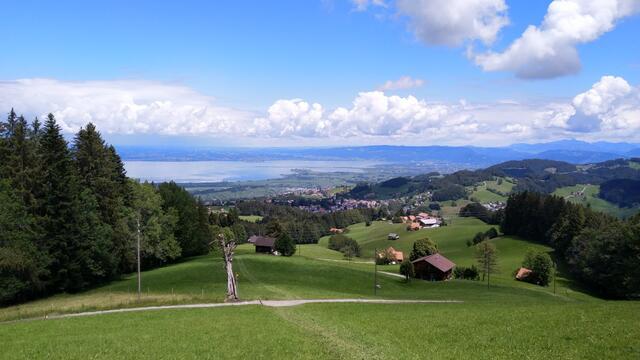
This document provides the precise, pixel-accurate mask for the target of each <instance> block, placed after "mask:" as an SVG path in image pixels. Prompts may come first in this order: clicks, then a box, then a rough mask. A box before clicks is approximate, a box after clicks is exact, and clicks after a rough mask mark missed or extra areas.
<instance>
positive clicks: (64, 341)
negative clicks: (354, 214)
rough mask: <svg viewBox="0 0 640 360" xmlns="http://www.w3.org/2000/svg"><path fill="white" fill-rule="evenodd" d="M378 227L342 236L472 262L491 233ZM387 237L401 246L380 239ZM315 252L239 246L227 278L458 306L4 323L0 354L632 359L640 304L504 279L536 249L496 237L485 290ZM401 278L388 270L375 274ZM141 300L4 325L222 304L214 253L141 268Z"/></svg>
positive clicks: (75, 299) (256, 288)
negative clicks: (423, 240)
mask: <svg viewBox="0 0 640 360" xmlns="http://www.w3.org/2000/svg"><path fill="white" fill-rule="evenodd" d="M398 226H399V225H390V224H388V223H386V222H374V223H373V224H372V226H370V227H366V226H364V224H356V225H354V226H352V227H350V231H349V236H353V237H354V238H356V240H358V241H359V242H360V243H361V244H362V245H363V248H365V251H367V252H370V254H373V253H372V251H373V248H375V247H382V246H383V245H386V246H388V244H393V245H394V246H395V247H397V248H401V249H402V250H405V251H407V254H408V250H409V249H410V247H411V245H412V242H413V241H414V240H415V239H417V238H419V237H421V236H424V235H427V236H429V237H431V238H433V239H434V240H436V241H437V242H438V244H439V247H440V249H441V251H442V252H443V253H444V254H445V256H447V257H449V258H451V259H452V260H453V261H455V262H456V263H458V264H460V265H470V264H472V263H473V261H474V260H473V248H469V247H467V246H466V240H467V238H468V236H473V234H475V232H477V231H484V230H486V229H488V228H489V226H488V225H486V224H483V223H482V222H480V221H478V220H476V219H467V218H464V219H463V218H455V219H453V222H452V223H451V225H450V226H448V227H443V228H440V229H431V230H421V231H419V232H414V233H407V232H404V231H403V230H402V229H400V230H397V229H396V228H397V227H398ZM390 229H396V230H397V232H399V233H400V234H401V239H400V240H398V241H395V242H391V241H388V240H386V235H387V233H388V232H389V231H390ZM325 241H326V240H323V242H321V243H320V244H318V245H302V246H300V247H299V252H298V253H297V254H296V255H295V256H293V257H290V258H284V257H274V256H269V255H262V254H255V253H254V251H253V248H252V247H251V246H250V245H242V246H240V247H239V248H238V251H237V254H236V260H235V262H234V270H235V272H236V273H237V275H238V286H239V292H240V297H241V298H242V299H243V300H251V299H265V300H267V299H274V300H275V299H331V298H381V299H428V300H438V299H442V300H460V301H463V303H459V304H385V305H382V304H307V305H301V306H297V307H288V308H269V307H264V306H242V307H231V308H214V309H197V310H196V309H182V310H162V311H149V312H141V313H125V314H109V315H98V316H92V317H83V318H67V319H56V320H34V321H28V322H16V323H4V324H0V339H1V340H0V343H1V345H2V346H0V358H2V359H5V358H6V359H22V358H50V359H87V358H93V359H118V358H122V359H125V358H134V357H139V358H148V359H174V358H205V359H207V358H211V359H219V358H265V359H270V358H278V359H311V358H326V359H340V358H343V359H361V358H373V359H376V358H437V359H441V358H442V359H459V358H469V357H474V358H480V359H496V358H504V359H513V358H553V357H556V358H563V359H601V358H637V357H638V356H640V328H639V327H638V326H637V324H638V322H639V321H640V303H638V302H610V301H604V300H600V299H597V298H594V297H592V296H590V295H589V294H586V293H584V292H582V291H581V290H580V288H579V287H577V286H576V285H575V284H574V283H573V282H571V280H570V279H568V278H565V277H562V278H560V279H559V281H558V284H557V290H556V293H554V292H553V289H552V288H551V287H548V288H542V287H538V286H534V285H530V284H525V283H520V282H516V281H515V280H513V279H512V276H511V272H512V271H513V270H514V269H515V268H517V266H519V264H520V262H521V261H522V258H523V256H524V253H525V252H526V249H527V248H529V247H539V248H543V249H546V250H550V249H548V248H544V247H542V246H541V245H537V244H533V243H529V242H526V241H523V240H519V239H515V238H509V237H501V238H497V239H494V240H492V241H493V242H495V244H496V246H497V247H498V250H499V251H500V253H499V260H500V273H498V274H495V276H494V277H493V281H492V283H493V284H492V286H491V287H490V288H487V286H486V284H485V283H482V282H477V281H463V280H452V281H447V282H426V281H419V280H413V281H411V282H409V283H406V282H404V280H403V279H401V278H398V277H395V276H391V275H387V274H383V273H379V274H378V284H379V285H380V287H379V289H377V293H376V294H375V295H374V291H373V289H374V286H373V284H374V282H373V280H374V273H373V270H374V265H373V264H372V263H371V262H370V259H368V258H360V259H358V258H356V259H354V260H353V261H351V262H349V261H345V260H343V258H342V254H340V253H338V252H336V251H332V250H329V249H327V248H326V247H324V246H325V244H324V242H325ZM379 270H382V271H391V272H393V271H397V268H394V267H379ZM142 279H143V290H144V294H143V297H142V300H141V301H137V300H136V299H137V298H136V296H135V293H134V289H135V284H136V282H135V276H129V277H128V278H125V279H123V280H121V281H117V282H113V283H111V284H108V285H106V286H103V287H100V288H97V289H94V290H91V291H88V292H85V293H82V294H75V295H59V296H54V297H52V298H49V299H43V300H39V301H35V302H32V303H28V304H23V305H20V306H14V307H9V308H4V309H0V321H2V320H10V319H17V318H25V317H43V316H45V315H46V314H55V313H65V312H78V311H86V310H93V309H109V308H119V307H133V306H144V305H156V304H183V303H204V302H221V301H222V300H223V296H224V293H225V290H226V288H225V287H226V278H225V275H224V271H223V264H222V261H221V259H220V258H219V256H216V255H210V256H203V257H198V258H193V259H190V260H188V261H185V262H183V263H179V264H174V265H171V266H167V267H164V268H160V269H155V270H151V271H146V272H144V273H143V278H142Z"/></svg>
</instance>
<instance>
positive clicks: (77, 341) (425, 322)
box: [0, 303, 640, 359]
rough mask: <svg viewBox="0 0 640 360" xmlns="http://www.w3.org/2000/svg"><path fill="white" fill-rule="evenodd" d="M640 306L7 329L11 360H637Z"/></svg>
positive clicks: (210, 315) (241, 310) (251, 315)
mask: <svg viewBox="0 0 640 360" xmlns="http://www.w3.org/2000/svg"><path fill="white" fill-rule="evenodd" d="M639 305H640V304H638V303H605V304H584V303H581V304H555V305H549V304H545V305H534V304H530V303H526V304H508V305H505V304H489V305H478V304H420V305H417V304H416V305H406V304H404V305H374V304H368V305H361V304H310V305H304V306H299V307H291V308H266V307H259V306H250V307H234V308H220V309H208V310H206V309H200V310H171V311H152V312H146V313H131V314H112V315H101V316H95V317H87V318H74V319H62V320H55V321H35V322H27V323H19V324H11V325H0V339H2V342H3V344H2V345H3V346H2V347H0V357H1V358H3V359H45V358H46V359H131V358H145V359H176V358H189V359H191V358H193V359H195V358H198V359H222V358H224V359H230V358H235V359H251V358H254V359H255V358H258V359H409V358H417V359H466V358H476V359H554V358H555V359H603V358H610V359H634V358H638V357H639V356H640V336H639V335H640V331H639V330H638V326H637V324H638V323H639V322H640V306H639Z"/></svg>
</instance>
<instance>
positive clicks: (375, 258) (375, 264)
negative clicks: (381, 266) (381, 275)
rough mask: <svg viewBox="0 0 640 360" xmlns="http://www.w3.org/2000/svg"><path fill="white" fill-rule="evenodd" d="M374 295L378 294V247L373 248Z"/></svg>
mask: <svg viewBox="0 0 640 360" xmlns="http://www.w3.org/2000/svg"><path fill="white" fill-rule="evenodd" d="M373 295H374V296H375V295H378V249H373Z"/></svg>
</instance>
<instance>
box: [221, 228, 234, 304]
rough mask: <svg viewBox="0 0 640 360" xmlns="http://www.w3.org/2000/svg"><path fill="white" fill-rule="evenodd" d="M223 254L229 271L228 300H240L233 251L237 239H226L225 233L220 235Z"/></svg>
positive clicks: (226, 268)
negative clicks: (234, 271)
mask: <svg viewBox="0 0 640 360" xmlns="http://www.w3.org/2000/svg"><path fill="white" fill-rule="evenodd" d="M218 240H219V241H220V246H221V247H222V255H223V257H224V268H225V270H226V271H227V299H226V300H227V301H238V299H239V297H238V286H237V284H236V277H235V275H234V273H233V253H234V251H235V249H236V242H235V241H226V240H225V238H224V235H223V234H220V235H218Z"/></svg>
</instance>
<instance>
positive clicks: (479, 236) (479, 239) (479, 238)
mask: <svg viewBox="0 0 640 360" xmlns="http://www.w3.org/2000/svg"><path fill="white" fill-rule="evenodd" d="M485 240H487V237H486V235H485V234H484V233H483V232H479V233H477V234H476V235H475V236H474V237H473V239H472V240H471V242H472V243H473V245H478V244H480V243H481V242H483V241H485Z"/></svg>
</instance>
